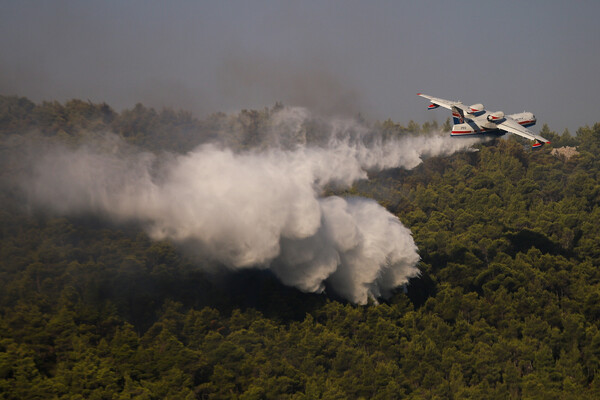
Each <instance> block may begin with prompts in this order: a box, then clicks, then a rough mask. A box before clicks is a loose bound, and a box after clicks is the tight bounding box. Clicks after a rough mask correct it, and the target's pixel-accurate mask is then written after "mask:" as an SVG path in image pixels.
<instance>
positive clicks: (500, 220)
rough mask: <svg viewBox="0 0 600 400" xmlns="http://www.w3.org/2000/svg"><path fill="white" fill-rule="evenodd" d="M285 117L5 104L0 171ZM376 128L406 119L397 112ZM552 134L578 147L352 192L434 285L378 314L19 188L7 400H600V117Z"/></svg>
mask: <svg viewBox="0 0 600 400" xmlns="http://www.w3.org/2000/svg"><path fill="white" fill-rule="evenodd" d="M277 106H278V107H280V105H277ZM272 112H273V110H269V109H265V110H261V111H247V110H246V111H242V112H241V113H239V114H236V115H226V114H222V113H218V114H213V115H211V116H209V117H207V118H206V119H203V120H199V119H196V118H194V117H193V116H192V115H191V114H189V113H187V112H183V111H175V110H170V109H164V110H160V111H157V110H154V109H151V108H146V107H144V106H143V105H141V104H138V105H136V106H135V107H134V108H133V109H130V110H125V111H123V112H121V113H117V112H115V111H114V110H112V109H111V108H110V107H109V106H108V105H106V104H92V103H89V102H83V101H80V100H72V101H69V102H67V103H65V104H61V103H57V102H44V103H41V104H34V103H32V102H31V101H29V100H27V99H25V98H18V97H5V96H0V157H2V159H1V164H2V167H3V168H2V172H0V179H2V181H8V180H9V178H10V176H11V174H13V173H14V169H13V168H14V167H15V166H14V165H13V164H12V161H11V160H13V159H14V158H13V157H14V156H15V155H14V154H13V153H11V152H12V150H13V147H11V146H12V145H11V143H13V141H15V140H17V137H18V136H20V135H23V134H29V133H32V134H36V135H40V136H39V137H43V138H49V139H50V140H58V141H63V142H67V143H78V142H80V141H82V140H85V137H86V135H89V134H90V133H93V132H98V133H99V132H115V133H117V134H118V135H120V136H122V137H123V138H125V140H127V141H129V142H131V143H132V144H135V145H138V146H142V147H144V148H146V149H148V150H150V151H163V150H169V151H173V152H185V151H188V150H190V149H191V148H193V147H195V146H197V145H198V144H200V143H206V142H213V141H219V142H221V143H223V144H225V145H228V146H231V147H234V148H236V149H244V148H248V147H252V146H261V145H262V144H264V141H265V140H268V138H264V137H261V136H260V132H262V130H263V129H264V127H265V126H267V125H268V117H269V114H270V113H272ZM415 125H417V124H415V123H414V122H412V121H411V124H410V125H409V126H411V128H410V129H412V130H418V131H423V132H425V131H428V130H431V129H434V128H435V127H436V126H437V124H434V123H428V124H426V125H425V126H422V127H418V126H417V127H416V126H415ZM374 129H380V130H382V131H383V132H384V133H385V135H387V136H390V137H393V136H395V135H406V134H409V131H410V129H409V128H405V127H403V126H402V125H400V124H398V123H394V122H392V121H390V120H388V121H385V122H383V123H376V124H375V126H374ZM543 130H544V132H543V133H542V135H543V136H544V137H547V138H549V139H550V140H551V141H552V143H553V146H554V147H560V146H563V145H565V146H566V145H568V146H577V147H578V151H579V153H578V154H577V155H575V156H573V157H571V158H569V159H565V158H560V157H556V156H554V155H552V154H551V149H549V148H543V149H541V150H540V151H530V150H529V149H528V148H529V145H524V144H523V143H521V142H520V141H519V140H518V139H515V138H513V137H509V138H507V139H501V140H497V141H496V142H494V143H488V144H485V145H481V146H480V147H479V151H478V152H474V153H458V154H455V155H453V156H450V157H445V158H429V159H427V160H425V161H424V162H423V164H421V165H420V166H419V167H417V168H415V169H414V170H411V171H406V170H403V169H392V170H387V171H383V172H379V173H370V179H369V180H364V181H360V182H358V183H357V184H356V185H355V186H353V187H352V188H351V189H349V190H347V191H344V192H343V193H340V194H341V195H360V196H365V197H370V198H374V199H375V200H377V201H378V202H379V203H380V204H382V205H384V206H385V207H387V208H388V210H390V211H391V212H393V213H395V214H396V215H397V216H398V217H399V218H400V220H401V221H402V222H403V223H404V224H405V225H406V226H407V227H408V228H410V229H411V231H412V233H413V236H414V239H415V241H416V243H417V245H418V248H419V253H420V255H421V262H420V263H419V268H420V270H421V271H422V274H421V276H420V277H419V278H414V279H412V280H411V282H410V284H409V285H408V286H407V287H406V288H399V289H398V290H396V291H395V293H394V294H393V296H392V297H391V298H389V299H387V300H381V301H380V302H379V303H376V302H371V303H370V304H368V305H365V306H356V305H352V304H349V303H347V302H343V301H341V300H340V299H339V298H338V297H337V296H336V295H335V293H332V292H331V290H330V288H326V292H325V293H324V294H319V295H317V294H306V293H302V292H300V291H298V290H296V289H293V288H289V287H286V286H283V285H282V284H281V283H279V281H278V280H277V279H276V278H275V277H274V276H273V275H272V274H271V273H270V272H266V271H261V270H258V269H256V270H246V271H243V272H238V273H235V274H233V273H229V272H227V271H226V268H225V267H220V268H216V269H215V266H214V265H209V262H208V261H206V265H205V264H203V263H202V262H201V261H192V260H189V259H187V258H186V257H185V256H184V255H183V254H182V253H181V252H180V251H179V249H178V248H177V247H176V246H174V245H173V244H171V243H169V242H167V241H160V242H155V241H152V240H150V239H149V238H148V236H147V235H146V234H145V233H142V230H141V229H140V228H139V227H136V226H134V225H131V226H125V225H115V224H111V223H109V222H106V221H103V220H102V219H101V218H99V217H90V216H85V215H84V216H78V217H69V218H62V217H61V218H57V217H55V216H53V215H50V214H47V213H44V212H37V213H33V212H31V211H29V210H27V209H26V208H25V207H23V206H22V204H21V199H19V197H17V196H15V195H14V193H13V192H12V191H11V190H9V189H10V186H9V185H8V184H6V185H5V186H4V187H6V188H7V189H6V190H3V191H2V192H1V193H0V202H1V205H2V207H1V208H0V398H5V399H24V398H27V399H35V398H40V399H41V398H95V399H102V398H106V399H109V398H110V399H116V398H121V399H130V398H139V399H163V398H173V399H194V398H199V399H231V398H239V399H271V398H281V399H285V398H289V399H346V398H357V399H358V398H365V399H366V398H375V399H389V398H412V399H421V398H431V399H447V398H450V399H463V398H498V399H500V398H501V399H506V398H513V399H517V398H540V399H569V398H573V399H586V398H588V399H596V398H599V397H600V377H599V376H598V375H599V368H600V323H599V318H600V271H599V266H600V224H598V221H599V220H600V151H599V150H600V124H595V125H594V126H593V127H587V126H586V127H581V128H579V129H577V131H576V134H575V135H570V134H568V132H567V134H566V135H558V134H556V133H554V132H552V131H551V130H550V129H549V128H548V127H547V126H545V127H544V128H543ZM308 133H309V135H307V136H310V132H308ZM332 190H333V189H332ZM215 270H216V272H209V271H215Z"/></svg>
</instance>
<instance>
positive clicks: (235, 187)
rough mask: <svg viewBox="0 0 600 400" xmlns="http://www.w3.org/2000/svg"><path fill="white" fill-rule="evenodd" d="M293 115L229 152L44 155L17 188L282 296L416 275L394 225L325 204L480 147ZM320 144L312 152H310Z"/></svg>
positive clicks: (374, 287)
mask: <svg viewBox="0 0 600 400" xmlns="http://www.w3.org/2000/svg"><path fill="white" fill-rule="evenodd" d="M310 118H312V117H311V116H310V115H309V113H308V111H306V110H305V109H301V108H283V109H282V110H280V111H279V112H277V113H275V114H274V115H273V116H272V117H271V123H270V125H269V132H268V135H270V136H271V137H272V138H273V142H275V141H276V139H278V140H285V141H286V144H285V146H284V145H281V143H279V144H278V145H277V146H267V147H264V146H263V147H262V148H260V149H250V150H245V151H239V152H235V151H233V150H231V149H229V148H226V147H223V146H218V145H214V144H205V145H202V146H200V147H198V148H196V149H194V150H193V151H191V152H189V153H187V154H183V155H182V154H179V155H176V154H159V155H156V154H153V153H149V152H144V151H142V150H140V149H135V148H132V147H131V146H128V145H126V144H125V143H124V142H123V141H122V140H121V139H120V138H118V137H117V136H115V135H106V136H105V137H104V138H102V139H101V140H96V141H94V142H93V143H88V144H86V145H82V146H79V147H77V148H75V149H73V148H69V147H66V146H58V145H55V146H52V148H51V149H46V150H45V151H44V152H43V154H42V155H41V156H39V157H36V159H35V160H33V161H30V162H32V171H33V172H32V174H31V176H30V177H29V178H28V179H24V180H23V186H24V188H25V190H26V192H27V194H28V195H29V198H30V200H31V201H32V203H33V204H34V205H37V206H43V207H46V208H49V209H50V210H52V211H53V212H56V213H60V214H63V215H68V214H81V213H99V214H101V215H104V216H106V217H109V218H111V219H113V220H115V221H136V222H139V223H141V224H143V226H145V227H146V230H147V232H148V234H149V235H150V237H152V238H153V239H156V240H159V239H169V240H171V241H173V242H175V243H179V244H180V245H181V246H182V248H183V249H186V250H187V251H189V252H190V253H191V254H192V255H196V256H198V257H202V258H205V259H206V258H209V259H212V260H216V261H219V262H220V263H223V264H225V265H227V266H229V267H231V268H232V269H238V268H265V269H266V268H269V269H271V270H272V271H273V273H274V274H275V275H276V276H277V277H278V278H279V279H280V280H281V281H282V282H283V283H284V284H287V285H291V286H295V287H297V288H299V289H301V290H303V291H307V292H321V291H323V290H324V288H325V283H326V282H327V283H328V284H329V285H331V287H332V288H333V289H334V290H335V291H336V292H337V293H339V294H340V295H342V296H343V297H344V298H346V299H348V300H350V301H352V302H354V303H359V304H364V303H366V302H367V300H368V298H377V297H380V296H386V295H388V294H389V293H390V291H391V290H392V289H394V288H396V287H398V286H399V285H402V284H404V283H406V282H407V281H408V279H409V278H411V277H414V276H416V275H418V269H417V268H416V264H417V262H418V261H419V256H418V253H417V247H416V245H415V243H414V241H413V239H412V236H411V232H410V230H408V229H407V228H405V227H404V226H403V225H402V224H401V223H400V221H399V220H398V218H396V217H395V216H394V215H392V214H390V213H389V212H388V211H387V210H386V209H385V208H383V207H381V206H380V205H378V204H377V203H376V202H375V201H373V200H368V199H363V198H341V197H338V196H330V197H322V192H323V189H324V187H325V185H329V184H335V185H342V186H350V185H352V183H353V182H355V181H356V180H358V179H364V178H366V177H367V172H366V171H367V170H371V169H378V170H381V169H384V168H391V167H404V168H413V167H415V166H417V165H418V164H419V163H420V162H421V160H422V157H424V156H435V155H444V154H450V153H453V152H456V151H459V150H465V149H468V148H469V147H470V146H471V145H472V144H474V143H475V142H477V140H453V139H451V138H449V137H446V136H440V135H428V136H406V137H404V138H398V139H395V140H387V141H384V140H383V139H382V138H381V135H377V134H376V133H373V132H370V131H369V129H367V128H366V127H364V126H362V125H361V124H358V123H356V122H354V121H351V120H329V121H326V122H324V123H323V126H324V128H323V127H322V129H321V132H322V135H321V137H319V138H317V139H316V140H315V139H314V138H312V139H310V138H309V137H308V136H309V135H310V132H309V130H307V128H306V121H307V120H309V119H310ZM311 143H316V144H311Z"/></svg>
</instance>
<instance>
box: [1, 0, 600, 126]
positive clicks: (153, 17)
mask: <svg viewBox="0 0 600 400" xmlns="http://www.w3.org/2000/svg"><path fill="white" fill-rule="evenodd" d="M0 10H1V12H0V94H4V95H8V94H16V95H20V96H27V97H29V98H30V99H31V100H33V101H36V102H38V101H41V100H59V101H65V100H68V99H71V98H80V99H84V100H87V99H89V100H91V101H94V102H103V101H105V102H107V103H108V104H110V105H111V106H112V107H114V108H115V109H117V110H121V109H123V108H128V107H132V106H133V105H134V104H135V103H137V102H142V103H144V104H146V105H149V106H154V107H157V108H161V107H163V106H171V107H176V108H183V109H187V110H191V111H193V112H194V113H196V115H197V116H199V117H203V116H205V115H206V114H208V113H211V112H215V111H225V112H231V111H236V110H239V109H243V108H263V107H270V106H272V105H273V104H274V103H275V102H276V101H280V102H283V103H284V104H286V105H301V106H308V107H309V108H313V109H316V110H319V111H322V112H332V113H336V112H343V113H350V114H355V113H358V112H361V113H362V114H363V115H364V116H366V117H367V119H369V120H375V119H387V118H392V119H393V120H395V121H398V122H400V123H403V124H405V125H406V124H407V123H408V122H409V121H410V120H411V119H412V120H414V121H416V122H419V123H422V122H425V121H429V120H432V119H436V120H437V121H438V122H443V121H444V120H445V119H446V117H447V116H448V113H447V110H442V109H438V110H436V111H427V110H426V107H427V105H428V104H427V102H426V100H425V99H422V98H420V97H417V96H416V93H417V92H423V93H426V94H430V95H432V96H436V97H441V98H447V99H451V100H461V101H463V102H464V103H465V104H473V103H479V102H481V103H483V104H484V105H485V106H486V108H488V109H489V110H492V111H495V110H502V111H505V112H507V113H514V112H521V111H524V110H527V111H531V112H533V113H534V114H535V115H536V116H537V117H538V125H537V126H535V127H533V128H532V129H533V130H534V131H537V130H539V129H540V128H541V126H542V124H543V123H547V124H548V125H549V126H550V128H551V129H552V130H555V131H557V132H559V133H560V132H562V131H563V130H564V129H565V128H569V130H570V131H571V133H574V132H575V130H576V129H577V128H578V127H580V126H582V125H586V124H588V125H592V124H594V123H595V122H599V121H600V115H599V113H598V109H599V108H600V107H599V106H598V103H597V99H598V93H600V77H599V76H598V75H599V73H600V23H599V22H598V21H599V17H598V16H599V15H600V1H597V0H596V1H571V2H567V1H549V0H546V1H512V0H511V1H495V2H487V1H481V0H479V1H433V0H432V1H424V0H421V1H349V0H344V1H324V0H321V1H295V2H288V1H250V0H248V1H224V0H221V1H168V2H165V1H16V0H15V1H6V0H0Z"/></svg>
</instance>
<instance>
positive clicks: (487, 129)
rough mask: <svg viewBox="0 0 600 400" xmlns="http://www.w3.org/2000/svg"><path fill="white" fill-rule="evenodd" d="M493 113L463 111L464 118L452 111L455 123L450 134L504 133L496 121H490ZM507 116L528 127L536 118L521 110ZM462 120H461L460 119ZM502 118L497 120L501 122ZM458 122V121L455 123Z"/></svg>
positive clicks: (497, 134) (496, 134)
mask: <svg viewBox="0 0 600 400" xmlns="http://www.w3.org/2000/svg"><path fill="white" fill-rule="evenodd" d="M494 115H495V113H490V112H489V111H478V112H474V113H465V116H464V118H462V117H461V116H460V115H458V114H456V113H453V114H452V116H453V117H454V121H455V125H454V126H453V127H452V132H451V135H452V136H470V135H495V136H501V135H504V134H505V133H506V131H503V130H502V129H499V128H498V127H497V126H496V123H495V122H493V121H491V120H493V119H494V118H493V116H494ZM507 117H508V118H511V119H513V120H515V122H517V123H518V124H519V125H521V126H524V127H528V126H533V125H535V122H536V118H535V115H533V114H532V113H530V112H522V113H518V114H511V115H507ZM461 119H462V120H463V122H461V121H460V120H461ZM503 120H504V118H502V119H499V120H497V122H502V121H503ZM456 122H458V123H456Z"/></svg>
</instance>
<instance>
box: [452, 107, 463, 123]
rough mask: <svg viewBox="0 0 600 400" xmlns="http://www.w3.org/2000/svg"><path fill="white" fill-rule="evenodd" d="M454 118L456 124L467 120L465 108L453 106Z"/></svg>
mask: <svg viewBox="0 0 600 400" xmlns="http://www.w3.org/2000/svg"><path fill="white" fill-rule="evenodd" d="M452 119H453V120H454V125H456V124H462V123H464V122H465V114H464V113H463V110H461V109H460V108H458V107H455V106H452Z"/></svg>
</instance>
